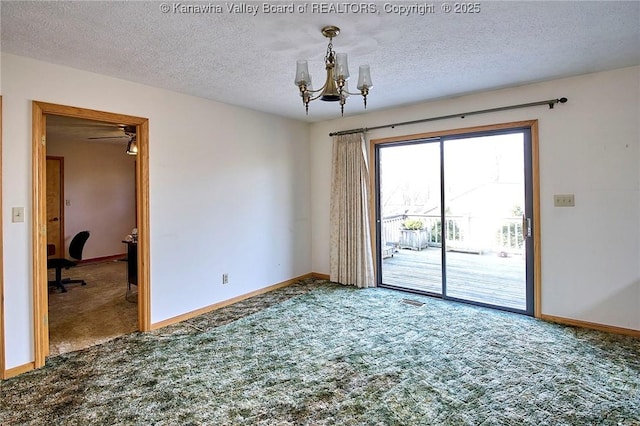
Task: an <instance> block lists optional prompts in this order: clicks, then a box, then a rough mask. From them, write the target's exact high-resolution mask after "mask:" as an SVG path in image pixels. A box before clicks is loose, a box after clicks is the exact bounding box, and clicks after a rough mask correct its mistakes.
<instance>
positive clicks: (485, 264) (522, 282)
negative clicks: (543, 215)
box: [375, 128, 533, 315]
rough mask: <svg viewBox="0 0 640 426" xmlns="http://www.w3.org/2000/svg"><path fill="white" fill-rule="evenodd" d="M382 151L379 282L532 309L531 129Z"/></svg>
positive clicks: (378, 163)
mask: <svg viewBox="0 0 640 426" xmlns="http://www.w3.org/2000/svg"><path fill="white" fill-rule="evenodd" d="M375 153H376V184H377V198H376V204H377V212H376V213H377V225H378V226H377V228H378V229H377V231H378V232H377V235H378V238H377V246H378V250H377V252H378V259H377V260H378V271H379V273H378V285H380V286H386V287H392V288H400V289H406V290H409V291H414V292H420V293H426V294H433V295H439V296H441V297H443V298H446V299H452V300H460V301H465V302H469V303H474V304H480V305H486V306H492V307H498V308H500V309H505V310H511V311H516V312H522V313H526V314H530V315H532V314H533V274H532V271H533V243H532V238H530V236H531V228H532V223H531V218H532V211H533V207H532V204H533V203H532V198H533V195H532V185H531V182H532V180H531V137H530V129H528V128H524V129H523V128H518V129H506V130H497V131H491V132H484V133H475V134H465V135H450V136H444V137H441V138H431V139H423V140H413V141H406V142H394V143H389V144H384V143H383V144H377V145H376V149H375Z"/></svg>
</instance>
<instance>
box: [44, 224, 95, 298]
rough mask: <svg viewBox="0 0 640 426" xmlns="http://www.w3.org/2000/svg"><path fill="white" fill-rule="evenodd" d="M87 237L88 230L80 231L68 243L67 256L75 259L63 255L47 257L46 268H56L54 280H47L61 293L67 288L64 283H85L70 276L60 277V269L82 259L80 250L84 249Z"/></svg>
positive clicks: (69, 266) (75, 263)
mask: <svg viewBox="0 0 640 426" xmlns="http://www.w3.org/2000/svg"><path fill="white" fill-rule="evenodd" d="M88 239H89V231H80V232H78V233H77V234H76V235H75V236H74V237H73V239H72V240H71V244H69V256H70V257H72V258H73V259H75V260H69V259H66V258H63V257H58V258H53V259H47V269H54V268H55V270H56V279H55V281H49V285H54V286H56V287H58V288H59V289H60V292H61V293H64V292H66V291H67V289H66V288H64V285H65V284H70V283H80V284H81V285H87V283H86V282H85V281H84V280H72V279H70V278H65V279H62V269H63V268H64V269H69V268H72V267H74V266H76V265H77V264H78V262H79V261H80V260H82V250H83V249H84V245H85V243H86V242H87V240H88Z"/></svg>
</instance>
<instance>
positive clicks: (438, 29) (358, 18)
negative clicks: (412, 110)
mask: <svg viewBox="0 0 640 426" xmlns="http://www.w3.org/2000/svg"><path fill="white" fill-rule="evenodd" d="M263 3H264V2H243V3H240V2H218V1H210V2H183V3H179V2H167V3H160V2H148V1H130V2H102V1H89V2H67V1H52V2H41V1H34V2H31V1H16V2H13V1H2V3H1V6H0V7H1V19H2V20H1V35H2V46H1V47H2V51H4V52H9V53H14V54H17V55H22V56H27V57H33V58H36V59H40V60H44V61H47V62H52V63H58V64H64V65H67V66H70V67H74V68H79V69H84V70H88V71H92V72H96V73H100V74H105V75H109V76H114V77H119V78H122V79H126V80H130V81H135V82H139V83H143V84H147V85H150V86H155V87H161V88H166V89H170V90H174V91H177V92H182V93H187V94H191V95H195V96H199V97H202V98H208V99H213V100H217V101H220V102H225V103H228V104H234V105H239V106H242V107H247V108H251V109H255V110H259V111H265V112H269V113H275V114H279V115H282V116H286V117H292V118H296V119H301V120H307V121H319V120H325V119H330V118H336V117H339V115H340V113H339V105H337V104H336V103H325V102H320V101H316V102H312V103H311V105H310V111H309V116H305V114H304V108H303V106H302V103H301V101H300V97H299V95H298V89H297V88H296V87H295V86H294V84H293V79H294V74H295V62H296V60H297V59H308V60H309V61H310V62H309V70H310V72H311V75H312V76H313V77H314V83H315V86H316V87H318V86H319V85H320V84H321V82H322V81H323V74H324V69H323V63H322V58H323V55H324V53H325V50H326V39H325V38H324V37H323V36H322V35H321V33H320V29H321V28H322V27H323V26H325V25H337V26H339V27H340V28H341V30H342V31H341V34H340V35H339V36H338V37H337V38H336V39H334V47H335V50H336V51H338V52H346V53H348V54H349V65H350V68H351V74H352V79H353V80H355V79H357V70H358V65H360V64H363V63H368V64H370V65H371V73H372V79H373V84H374V87H373V89H372V90H371V94H370V97H369V99H368V101H369V102H368V110H370V111H371V110H380V109H385V108H390V107H396V106H400V105H407V104H414V103H418V102H423V101H427V100H431V99H438V98H445V97H453V96H459V95H462V94H467V93H473V92H478V91H484V90H490V89H496V88H503V87H510V86H516V85H521V84H525V83H528V82H535V81H543V80H549V79H554V78H558V77H564V76H570V75H577V74H584V73H589V72H595V71H601V70H606V69H613V68H620V67H625V66H631V65H637V64H640V2H637V1H633V2H616V1H604V2H598V1H594V2H577V1H571V2H555V1H544V2H543V1H539V2H537V1H536V2H503V1H482V2H479V3H477V4H478V5H479V11H478V12H477V13H454V12H450V13H444V12H443V11H442V8H443V6H442V4H443V3H440V2H435V3H420V2H418V3H414V2H375V6H371V4H372V3H359V2H353V3H349V2H334V3H329V2H301V1H298V2H295V3H291V2H273V1H272V2H269V3H268V4H270V5H272V6H276V5H279V6H285V5H289V4H293V7H294V12H293V13H290V12H288V11H282V12H280V13H265V10H264V9H263V6H262V5H263ZM361 4H368V5H369V6H368V8H369V11H371V10H372V9H375V11H376V12H377V13H367V11H366V10H364V11H363V13H354V10H355V9H356V8H358V7H360V6H359V5H361ZM414 4H416V5H424V4H431V5H433V12H434V13H427V14H424V15H420V14H418V13H406V14H399V13H394V10H398V6H411V5H414ZM447 4H448V5H451V6H454V5H455V3H453V2H450V3H447ZM163 5H168V9H169V12H168V13H163V11H162V8H163V7H165V6H163ZM232 5H233V6H242V5H245V6H246V5H248V6H251V7H257V9H258V12H257V13H256V14H255V16H254V15H253V14H252V13H250V12H249V11H248V10H247V8H246V7H245V8H244V9H243V10H244V11H245V12H246V13H242V11H235V12H234V11H229V9H228V7H230V6H232ZM304 5H306V6H304ZM385 5H387V6H385ZM185 6H187V8H186V9H189V8H191V12H192V13H185V10H186V9H185V8H184V7H185ZM193 6H198V7H201V9H202V10H203V11H204V12H202V13H196V11H194V10H193V9H195V8H194V7H193ZM216 7H219V8H221V11H220V12H217V13H215V12H214V9H215V8H216ZM305 7H306V9H307V12H306V13H301V12H299V11H298V10H299V8H305ZM321 7H324V8H327V9H329V10H326V11H323V10H316V11H315V12H314V8H321ZM386 8H394V10H390V9H386ZM331 9H333V10H331ZM472 9H473V8H472ZM187 12H188V10H187ZM324 12H326V13H324ZM351 86H352V87H351V90H352V91H353V90H354V86H355V81H352V82H351ZM561 95H562V94H561V93H559V94H558V96H561ZM362 111H363V107H362V101H361V99H360V97H351V98H350V99H349V101H348V102H347V105H346V108H345V115H351V114H360V113H362Z"/></svg>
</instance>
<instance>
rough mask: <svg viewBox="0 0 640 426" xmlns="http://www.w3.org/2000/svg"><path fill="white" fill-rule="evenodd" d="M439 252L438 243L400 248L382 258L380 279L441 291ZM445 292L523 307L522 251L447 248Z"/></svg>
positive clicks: (401, 284)
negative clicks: (504, 254)
mask: <svg viewBox="0 0 640 426" xmlns="http://www.w3.org/2000/svg"><path fill="white" fill-rule="evenodd" d="M441 265H442V252H441V249H440V248H438V247H429V248H427V249H425V250H420V251H415V250H406V249H400V250H397V251H396V252H395V253H394V255H393V257H389V258H386V259H384V260H383V261H382V283H383V284H386V285H391V286H395V287H403V288H408V289H412V290H418V291H426V292H430V293H436V294H442V287H441V282H442V267H441ZM446 277H447V284H446V285H447V296H449V297H456V298H460V299H466V300H471V301H475V302H481V303H488V304H491V305H499V306H504V307H508V308H513V309H520V310H525V309H526V286H525V277H526V269H525V261H524V258H523V256H521V255H512V256H509V257H499V256H498V255H496V254H495V253H490V254H472V253H458V252H451V251H450V252H447V273H446Z"/></svg>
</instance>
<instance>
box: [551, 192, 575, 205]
mask: <svg viewBox="0 0 640 426" xmlns="http://www.w3.org/2000/svg"><path fill="white" fill-rule="evenodd" d="M553 205H554V206H555V207H575V205H576V199H575V197H574V195H573V194H556V195H554V196H553Z"/></svg>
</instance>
